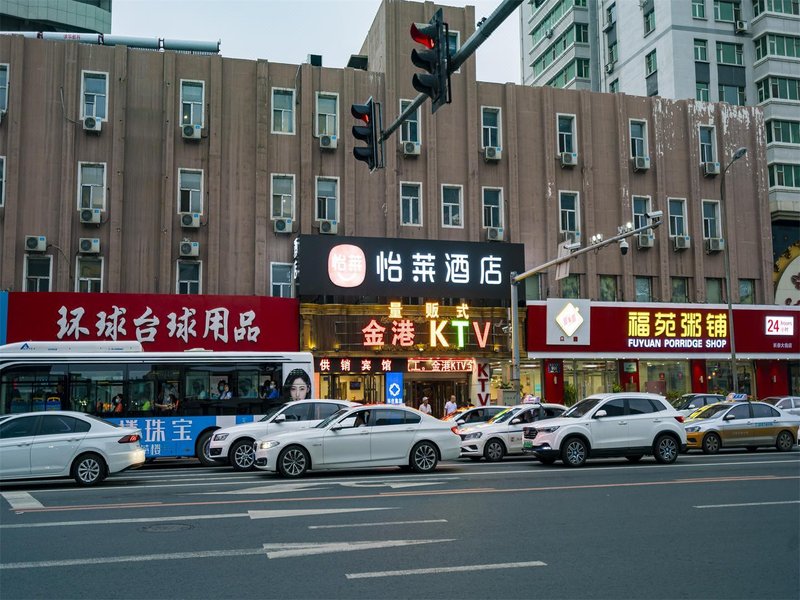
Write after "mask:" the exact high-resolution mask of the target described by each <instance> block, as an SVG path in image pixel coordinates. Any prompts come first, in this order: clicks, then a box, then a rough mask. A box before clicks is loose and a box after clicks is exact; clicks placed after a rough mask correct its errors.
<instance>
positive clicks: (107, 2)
mask: <svg viewBox="0 0 800 600" xmlns="http://www.w3.org/2000/svg"><path fill="white" fill-rule="evenodd" d="M111 1H112V0H37V1H36V2H31V1H30V0H4V2H3V4H2V5H0V31H61V32H74V33H110V32H111Z"/></svg>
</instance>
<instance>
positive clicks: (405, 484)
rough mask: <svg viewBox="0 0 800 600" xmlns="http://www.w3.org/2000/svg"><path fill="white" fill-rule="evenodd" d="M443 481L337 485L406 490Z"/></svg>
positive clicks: (439, 483) (356, 482) (358, 482)
mask: <svg viewBox="0 0 800 600" xmlns="http://www.w3.org/2000/svg"><path fill="white" fill-rule="evenodd" d="M442 484H444V481H421V482H419V483H415V482H413V481H381V482H378V483H371V482H369V481H363V482H361V481H354V482H352V483H344V482H342V483H340V484H339V485H341V486H344V487H354V488H378V487H387V486H388V487H390V488H392V489H393V490H396V489H398V488H408V487H419V486H421V485H442Z"/></svg>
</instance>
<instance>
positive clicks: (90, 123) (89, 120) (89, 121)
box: [83, 117, 103, 133]
mask: <svg viewBox="0 0 800 600" xmlns="http://www.w3.org/2000/svg"><path fill="white" fill-rule="evenodd" d="M102 126H103V122H102V121H101V120H100V119H98V118H97V117H84V119H83V129H84V131H91V132H93V133H100V129H101V128H102Z"/></svg>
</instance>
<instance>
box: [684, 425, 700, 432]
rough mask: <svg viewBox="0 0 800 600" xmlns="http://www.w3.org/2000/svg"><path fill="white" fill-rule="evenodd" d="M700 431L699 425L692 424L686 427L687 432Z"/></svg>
mask: <svg viewBox="0 0 800 600" xmlns="http://www.w3.org/2000/svg"><path fill="white" fill-rule="evenodd" d="M698 431H700V426H699V425H692V426H691V427H687V428H686V433H697V432H698Z"/></svg>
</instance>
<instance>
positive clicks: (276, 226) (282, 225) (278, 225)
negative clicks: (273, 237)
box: [272, 219, 292, 233]
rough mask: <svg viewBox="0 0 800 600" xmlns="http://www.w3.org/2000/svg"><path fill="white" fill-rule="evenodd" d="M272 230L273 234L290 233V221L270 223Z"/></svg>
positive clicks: (277, 220)
mask: <svg viewBox="0 0 800 600" xmlns="http://www.w3.org/2000/svg"><path fill="white" fill-rule="evenodd" d="M272 229H273V231H274V232H275V233H292V220H291V219H275V220H274V221H272Z"/></svg>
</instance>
